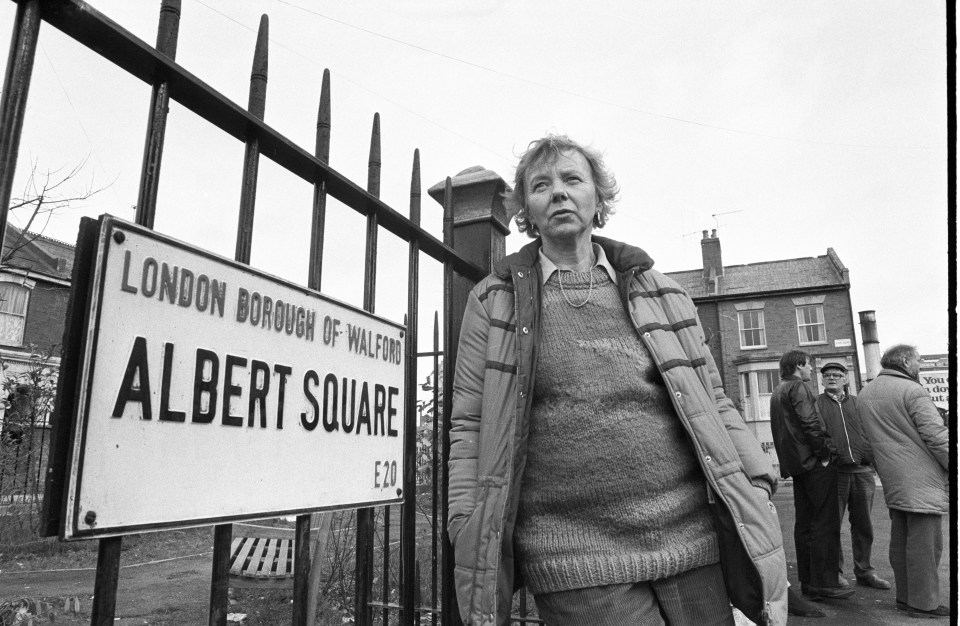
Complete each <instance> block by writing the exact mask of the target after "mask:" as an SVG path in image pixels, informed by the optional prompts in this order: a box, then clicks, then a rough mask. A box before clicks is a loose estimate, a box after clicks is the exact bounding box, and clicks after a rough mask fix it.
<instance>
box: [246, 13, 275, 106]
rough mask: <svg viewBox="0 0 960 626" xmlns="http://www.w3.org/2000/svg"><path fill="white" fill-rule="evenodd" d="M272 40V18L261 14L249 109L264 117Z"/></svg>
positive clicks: (251, 75)
mask: <svg viewBox="0 0 960 626" xmlns="http://www.w3.org/2000/svg"><path fill="white" fill-rule="evenodd" d="M269 40H270V18H269V17H267V15H266V14H264V15H261V16H260V29H259V30H258V31H257V46H256V48H254V51H253V69H252V71H251V72H250V100H249V102H248V104H247V110H248V111H250V113H252V114H253V115H256V116H257V117H258V118H260V119H263V114H264V111H265V110H266V102H267V57H268V54H267V44H268V42H269Z"/></svg>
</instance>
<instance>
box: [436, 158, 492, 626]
mask: <svg viewBox="0 0 960 626" xmlns="http://www.w3.org/2000/svg"><path fill="white" fill-rule="evenodd" d="M506 186H507V184H506V183H505V182H504V180H503V179H502V178H500V176H499V175H497V174H496V173H495V172H491V171H490V170H488V169H485V168H483V167H480V166H475V167H471V168H467V169H465V170H463V171H462V172H460V173H459V174H457V175H456V176H454V177H453V178H452V179H451V191H452V208H453V229H452V230H453V242H452V246H453V248H454V249H456V250H457V252H459V253H460V254H461V255H462V256H464V257H466V258H467V259H468V260H470V261H472V262H474V263H476V264H477V265H479V266H480V267H482V268H484V269H485V270H487V272H489V271H490V270H491V269H492V268H493V264H494V263H496V262H497V261H499V260H500V259H502V258H503V256H504V251H505V247H506V246H505V241H504V240H505V238H506V236H507V235H508V234H509V233H510V229H509V227H508V226H507V216H506V210H505V208H504V206H503V197H502V196H501V194H502V193H503V192H504V190H505V189H506ZM445 190H446V180H443V181H440V182H439V183H437V184H436V185H434V186H432V187H430V189H428V190H427V193H429V194H430V197H431V198H433V199H434V200H436V201H437V202H439V203H440V204H441V205H442V204H443V197H444V193H445ZM444 230H445V231H446V228H445V229H444ZM447 243H448V244H449V243H451V242H447ZM444 287H445V290H446V292H447V295H446V297H445V298H444V320H445V322H444V341H443V354H444V358H443V364H444V365H443V368H444V377H443V378H444V381H443V397H444V399H445V401H444V402H443V428H442V433H443V435H442V437H443V439H442V443H441V449H440V455H441V456H440V463H441V469H440V471H441V474H442V476H443V482H442V484H444V485H447V484H449V480H448V479H449V474H448V471H447V461H448V460H449V458H450V453H449V450H450V403H449V402H447V401H446V399H447V398H452V397H453V393H452V390H453V375H452V372H453V369H454V364H455V363H456V362H457V344H458V342H459V338H460V326H461V324H462V322H463V310H464V307H465V306H466V303H467V296H468V295H469V294H470V290H471V289H472V288H473V282H472V281H470V280H467V279H466V278H463V277H461V276H459V275H457V274H454V275H453V277H452V280H450V281H449V282H447V281H446V280H445V285H444ZM441 503H442V504H441V510H442V511H443V520H444V523H443V526H444V528H441V533H442V534H441V536H442V541H443V561H442V563H441V566H440V570H441V572H440V573H441V586H440V592H441V597H440V604H441V607H442V614H441V619H442V623H443V624H448V625H450V626H461V624H462V622H461V621H460V612H459V609H458V607H457V599H456V593H455V591H454V583H453V567H454V563H453V550H452V549H451V547H450V538H449V537H448V536H447V529H446V528H445V526H446V523H445V522H446V520H447V511H448V500H447V494H446V492H444V493H443V494H442V495H441Z"/></svg>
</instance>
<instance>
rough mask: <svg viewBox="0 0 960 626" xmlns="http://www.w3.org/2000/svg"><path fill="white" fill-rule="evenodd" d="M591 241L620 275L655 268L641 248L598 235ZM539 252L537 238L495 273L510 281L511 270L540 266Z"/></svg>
mask: <svg viewBox="0 0 960 626" xmlns="http://www.w3.org/2000/svg"><path fill="white" fill-rule="evenodd" d="M591 240H592V241H593V243H595V244H598V245H599V246H600V247H601V248H603V253H604V254H606V255H607V260H608V261H610V265H612V266H613V269H614V270H616V271H617V272H619V273H623V272H627V271H631V270H632V271H634V272H645V271H647V270H648V269H650V268H651V267H653V259H652V258H650V255H648V254H647V253H646V252H644V251H643V250H641V249H640V248H637V247H634V246H630V245H627V244H625V243H621V242H619V241H615V240H613V239H607V238H606V237H598V236H596V235H593V236H592V237H591ZM539 252H540V239H539V238H537V239H535V240H534V241H531V242H530V243H528V244H527V245H525V246H524V247H522V248H520V249H519V250H518V251H517V252H514V253H513V254H510V255H507V256H506V257H504V258H503V259H501V260H500V261H498V262H497V263H496V264H495V265H494V266H493V273H494V274H496V275H497V277H498V278H502V279H504V280H509V279H510V277H511V275H512V273H511V268H514V267H533V266H535V265H538V264H539V263H540V259H539V257H538V256H537V255H538V253H539Z"/></svg>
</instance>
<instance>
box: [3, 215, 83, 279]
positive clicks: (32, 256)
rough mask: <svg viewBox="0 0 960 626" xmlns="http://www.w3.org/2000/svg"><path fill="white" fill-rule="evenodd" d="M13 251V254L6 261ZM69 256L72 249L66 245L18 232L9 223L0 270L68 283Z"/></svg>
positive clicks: (71, 269)
mask: <svg viewBox="0 0 960 626" xmlns="http://www.w3.org/2000/svg"><path fill="white" fill-rule="evenodd" d="M13 248H15V250H14V252H13V255H12V256H11V257H10V258H7V255H8V254H10V251H11V249H13ZM73 256H74V249H73V246H71V245H70V244H68V243H64V242H62V241H57V240H56V239H50V238H49V237H44V236H43V235H38V234H37V233H31V232H29V231H22V230H20V229H19V228H17V227H16V226H13V225H12V224H7V230H6V231H5V232H4V237H3V258H4V259H5V261H4V262H3V267H10V268H18V269H23V270H28V271H29V272H30V273H31V274H43V275H46V276H51V277H53V278H59V279H61V280H70V276H71V272H72V271H73Z"/></svg>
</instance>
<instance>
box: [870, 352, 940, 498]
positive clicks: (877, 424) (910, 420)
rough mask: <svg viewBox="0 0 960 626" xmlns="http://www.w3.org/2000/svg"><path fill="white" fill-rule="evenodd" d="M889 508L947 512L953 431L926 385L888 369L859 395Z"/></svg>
mask: <svg viewBox="0 0 960 626" xmlns="http://www.w3.org/2000/svg"><path fill="white" fill-rule="evenodd" d="M857 406H858V407H859V409H860V417H861V418H862V422H863V429H864V432H866V434H867V437H868V438H869V439H870V444H871V445H872V446H873V457H874V460H875V462H876V466H877V474H879V475H880V482H881V483H883V497H884V499H885V500H886V502H887V507H888V508H891V509H897V510H900V511H906V512H908V513H927V514H931V515H945V514H946V513H948V512H949V510H950V496H949V485H950V475H949V468H950V435H949V431H948V430H947V427H946V426H945V425H944V423H943V418H941V417H940V413H939V412H938V411H937V407H936V405H935V404H934V403H933V400H932V399H931V398H930V394H929V393H928V392H927V390H926V389H924V388H923V385H921V384H920V383H918V382H917V381H915V380H914V379H912V378H910V377H909V376H907V375H906V374H905V373H903V372H901V371H899V370H895V369H883V370H881V371H880V374H879V375H878V376H877V377H876V378H875V379H873V380H872V381H871V382H869V383H867V384H866V385H865V386H864V387H863V389H861V390H860V395H859V396H858V399H857Z"/></svg>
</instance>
